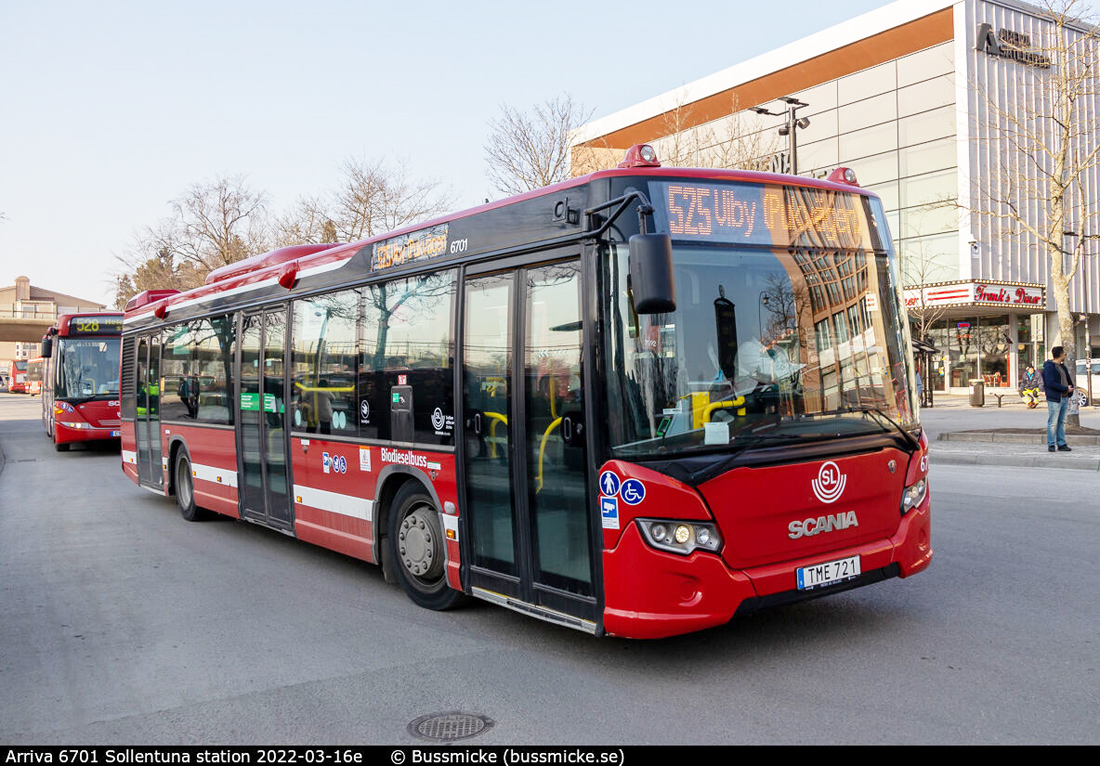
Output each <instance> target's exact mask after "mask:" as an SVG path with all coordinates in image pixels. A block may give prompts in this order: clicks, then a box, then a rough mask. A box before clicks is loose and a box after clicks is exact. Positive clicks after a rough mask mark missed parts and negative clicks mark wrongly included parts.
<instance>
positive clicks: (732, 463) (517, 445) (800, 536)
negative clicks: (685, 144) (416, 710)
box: [121, 147, 932, 638]
mask: <svg viewBox="0 0 1100 766" xmlns="http://www.w3.org/2000/svg"><path fill="white" fill-rule="evenodd" d="M900 288H901V285H900V282H899V279H898V269H897V261H896V257H895V255H894V250H893V247H892V245H891V241H890V237H889V233H888V231H887V229H886V223H885V216H884V211H883V206H882V203H881V202H880V201H879V199H878V198H877V197H875V196H874V195H873V194H870V193H868V192H866V191H864V190H862V189H860V188H859V187H858V186H856V185H855V179H854V175H853V174H851V171H844V170H839V171H836V172H835V173H834V174H833V175H832V176H830V179H829V180H815V179H810V178H803V177H788V176H779V175H771V174H761V173H752V172H742V171H722V170H693V169H679V168H662V167H660V166H659V164H658V163H657V162H656V160H655V158H654V157H653V155H652V150H651V149H649V148H648V147H645V148H642V147H635V148H634V149H632V150H631V151H630V152H629V153H628V156H627V160H626V161H624V163H623V164H622V165H620V166H619V168H618V169H615V170H609V171H601V172H597V173H594V174H591V175H587V176H583V177H580V178H576V179H573V180H570V181H567V182H565V183H562V184H558V185H555V186H552V187H548V188H545V189H541V190H538V191H534V192H530V193H527V194H523V195H521V196H518V197H514V198H512V199H507V200H503V201H500V202H497V203H493V204H488V205H485V206H483V207H479V208H476V209H474V210H470V211H467V212H464V213H458V214H455V215H451V216H447V217H443V218H440V219H437V220H434V221H431V222H429V223H426V224H424V225H421V226H416V227H410V228H407V229H403V230H401V231H398V232H395V233H392V234H387V235H384V236H381V237H377V238H374V239H370V240H365V241H363V242H356V243H353V244H345V245H300V246H295V247H289V248H283V249H281V250H276V251H273V252H271V253H267V254H265V255H262V256H256V257H254V258H251V259H248V260H246V261H243V262H240V263H237V264H233V265H231V266H227V267H223V268H221V269H218V270H215V271H214V272H212V273H211V274H210V275H209V277H208V278H207V280H206V284H205V285H204V286H202V287H199V288H196V289H194V290H191V291H188V292H185V293H175V292H174V291H158V292H156V293H146V294H142V295H139V296H137V297H135V298H134V299H133V300H132V301H131V302H130V304H129V305H128V306H127V309H126V318H125V323H124V331H123V351H122V373H121V377H122V450H123V452H122V455H123V458H122V466H123V470H124V471H125V473H126V474H127V475H128V476H129V477H130V478H131V479H132V480H134V481H135V482H137V483H138V484H139V485H141V486H143V487H146V488H149V489H151V490H153V491H156V492H158V493H161V494H163V495H165V496H175V498H176V502H177V503H178V505H179V507H180V509H181V512H182V514H183V516H184V518H185V519H188V520H197V519H200V518H202V517H203V516H205V515H207V514H208V513H209V512H211V511H212V512H215V513H219V514H225V515H227V516H231V517H233V518H237V519H242V520H246V521H250V522H253V523H256V524H260V525H263V526H266V527H270V528H273V529H277V530H280V531H282V532H284V533H287V534H290V535H293V536H296V537H298V538H300V539H302V540H305V541H307V542H311V543H314V544H317V545H321V546H324V547H326V548H330V549H332V550H336V551H339V552H342V553H344V554H347V555H349V556H354V557H357V558H360V559H363V560H365V561H368V562H373V563H377V564H380V565H381V566H382V567H383V569H384V571H385V572H386V574H387V577H392V578H393V579H395V580H396V581H397V582H399V583H400V584H401V586H402V587H403V589H404V590H405V592H406V593H407V594H408V596H409V597H410V598H411V599H412V600H413V601H414V602H415V603H417V604H419V605H421V606H424V607H427V608H430V609H446V608H448V607H451V606H453V605H455V604H456V603H457V602H458V601H459V600H460V599H461V597H463V596H473V597H478V598H482V599H486V600H488V601H491V602H494V603H497V604H500V605H502V606H505V607H508V608H512V609H515V610H517V611H520V612H523V613H524V614H528V615H531V616H535V617H538V618H541V619H545V620H548V621H552V622H555V623H558V624H561V625H566V626H569V627H573V628H577V629H581V630H584V631H587V632H590V633H592V634H595V635H604V634H613V635H618V636H624V637H633V638H655V637H662V636H670V635H675V634H680V633H686V632H689V631H693V630H699V629H702V628H707V627H711V626H717V625H722V624H725V623H727V622H729V621H730V620H731V619H732V618H734V617H735V616H738V615H744V614H747V613H750V612H753V611H755V610H757V609H760V608H762V607H767V606H772V605H778V604H785V603H789V602H793V601H797V600H799V599H805V598H813V597H817V596H824V595H828V594H831V593H836V592H838V591H843V590H847V589H849V588H854V587H857V586H861V585H865V584H869V583H873V582H877V581H879V580H883V579H886V578H890V577H895V576H900V577H908V576H909V575H912V574H915V573H917V572H919V571H921V570H923V569H924V568H925V567H927V566H928V564H929V562H930V560H931V557H932V549H931V546H930V541H929V530H930V499H929V492H928V486H927V468H928V460H927V451H928V442H927V440H926V438H925V436H924V434H923V431H922V430H921V427H920V423H919V419H918V409H917V404H916V399H915V392H916V385H915V377H914V376H915V372H914V366H913V361H912V353H911V349H910V338H909V331H908V324H907V322H906V318H905V312H904V306H903V303H902V300H901V293H900Z"/></svg>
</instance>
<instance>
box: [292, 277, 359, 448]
mask: <svg viewBox="0 0 1100 766" xmlns="http://www.w3.org/2000/svg"><path fill="white" fill-rule="evenodd" d="M359 305H360V291H359V290H344V291H342V292H339V293H334V294H331V295H320V296H317V297H315V298H308V299H306V300H302V301H298V302H296V303H295V305H294V334H293V341H292V345H291V365H292V366H291V369H292V373H291V380H292V385H293V391H292V392H291V401H292V402H293V415H292V416H291V423H292V425H293V428H294V429H295V430H302V431H307V432H309V433H321V434H333V433H334V434H342V435H345V436H355V435H356V434H357V433H358V416H357V409H358V408H357V406H356V401H355V400H356V397H355V381H356V374H357V370H356V366H357V353H356V352H357V346H356V340H357V337H356V327H357V323H358V320H359Z"/></svg>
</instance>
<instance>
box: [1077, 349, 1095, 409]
mask: <svg viewBox="0 0 1100 766" xmlns="http://www.w3.org/2000/svg"><path fill="white" fill-rule="evenodd" d="M1073 377H1074V379H1075V381H1076V383H1077V387H1078V388H1079V389H1081V390H1082V391H1085V392H1088V390H1089V380H1088V378H1086V377H1085V360H1084V359H1078V360H1077V370H1076V371H1075V373H1074V376H1073ZM1092 399H1093V401H1097V400H1100V359H1093V360H1092Z"/></svg>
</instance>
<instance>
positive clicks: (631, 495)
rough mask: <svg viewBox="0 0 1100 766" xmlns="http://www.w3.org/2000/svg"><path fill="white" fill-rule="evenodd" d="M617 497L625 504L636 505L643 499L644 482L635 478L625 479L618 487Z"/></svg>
mask: <svg viewBox="0 0 1100 766" xmlns="http://www.w3.org/2000/svg"><path fill="white" fill-rule="evenodd" d="M619 497H621V498H622V499H623V502H624V503H626V504H627V505H637V504H638V503H640V502H642V501H643V500H645V484H642V483H641V482H640V481H638V480H637V479H627V480H626V481H624V482H623V485H622V487H621V488H620V489H619Z"/></svg>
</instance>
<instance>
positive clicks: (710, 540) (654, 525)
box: [637, 519, 722, 556]
mask: <svg viewBox="0 0 1100 766" xmlns="http://www.w3.org/2000/svg"><path fill="white" fill-rule="evenodd" d="M637 522H638V528H639V529H641V530H642V537H643V538H645V541H646V542H647V543H649V544H650V545H651V546H652V547H654V548H657V549H658V550H662V551H668V552H670V553H679V554H680V555H682V556H686V555H688V554H689V553H691V552H692V551H694V550H697V549H701V550H705V551H711V552H712V553H716V552H718V550H720V549H721V547H722V536H721V535H719V534H718V528H717V527H716V526H715V525H714V524H709V523H707V522H699V521H677V520H675V519H637Z"/></svg>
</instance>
